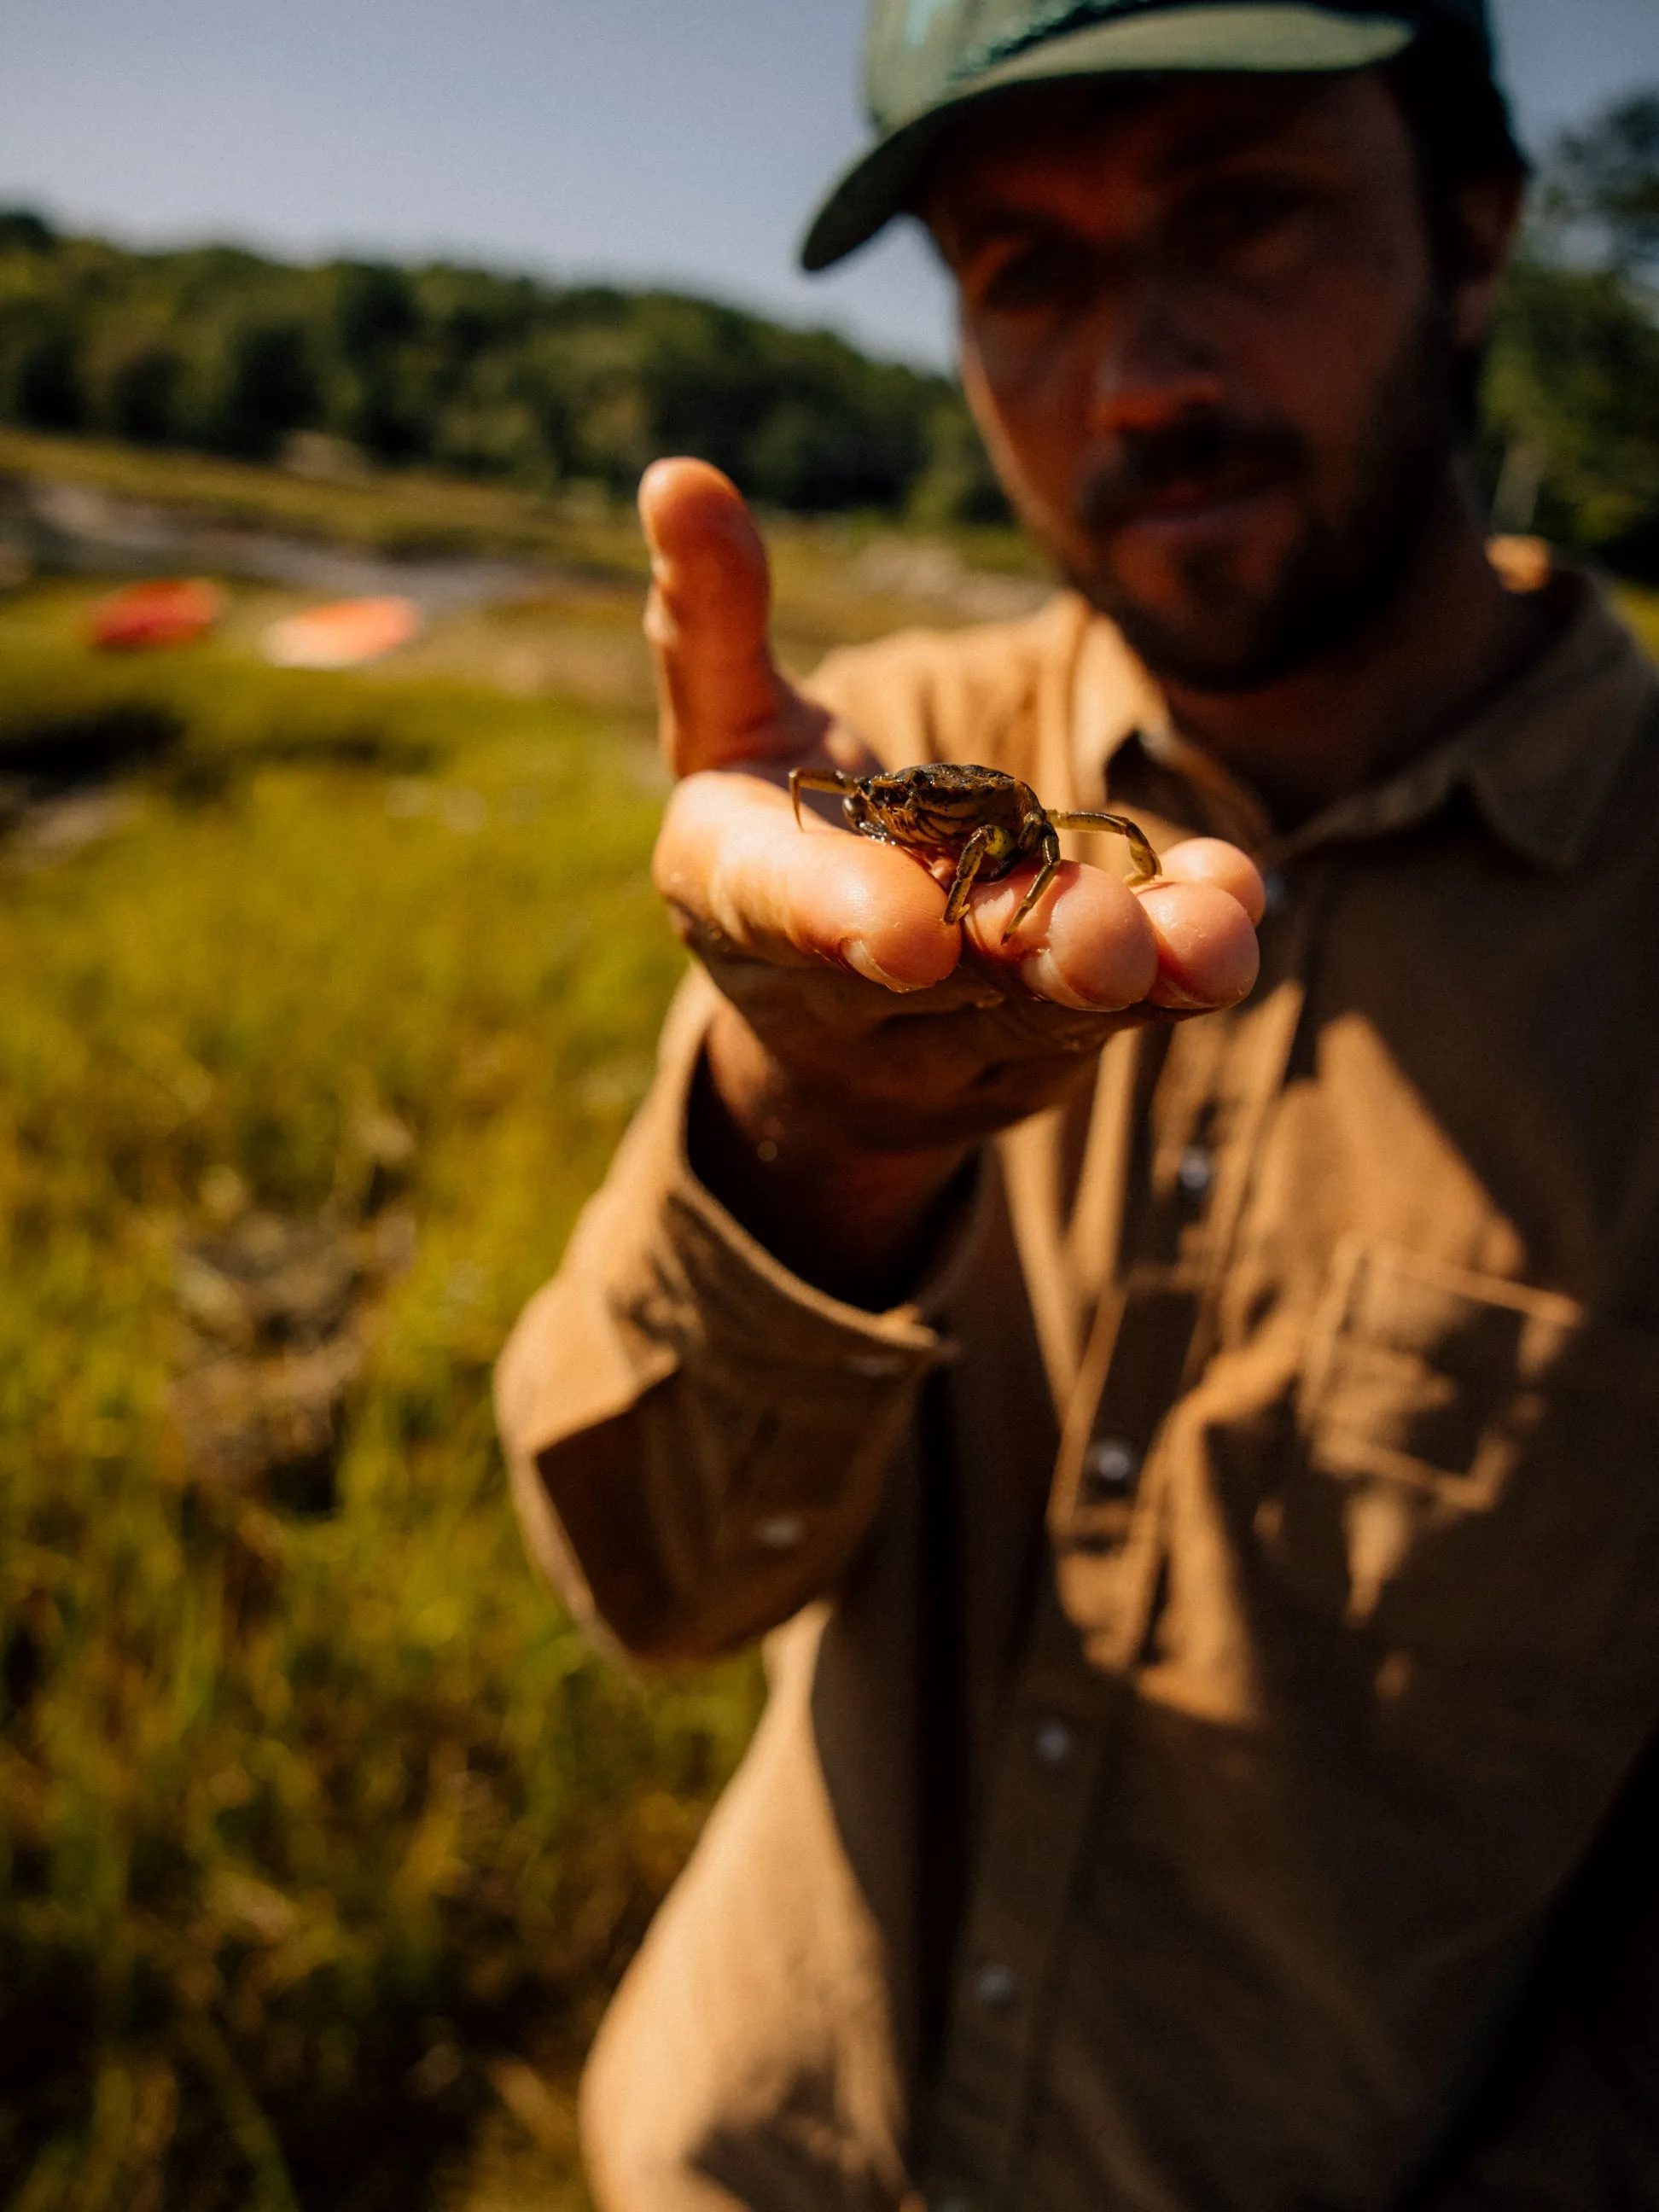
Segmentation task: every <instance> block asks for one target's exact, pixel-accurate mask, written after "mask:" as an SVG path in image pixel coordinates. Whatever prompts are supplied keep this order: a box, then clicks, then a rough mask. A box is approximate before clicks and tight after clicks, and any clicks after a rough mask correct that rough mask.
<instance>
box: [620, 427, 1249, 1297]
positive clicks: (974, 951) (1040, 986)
mask: <svg viewBox="0 0 1659 2212" xmlns="http://www.w3.org/2000/svg"><path fill="white" fill-rule="evenodd" d="M640 511H641V519H642V520H643V523H644V526H645V532H646V536H647V539H648V541H649V543H650V546H651V552H652V573H653V584H652V591H651V598H650V603H649V606H648V609H647V616H646V629H647V635H648V637H649V639H650V641H651V645H652V648H653V653H654V655H655V659H656V664H657V671H658V685H659V696H660V701H661V709H662V741H663V747H664V750H665V755H666V757H667V760H668V763H669V766H670V768H671V769H672V771H673V773H674V775H675V776H676V778H677V780H678V781H677V785H676V789H675V792H674V794H673V797H672V799H671V801H670V803H669V806H668V811H667V814H666V817H665V821H664V823H663V829H662V834H661V836H660V838H659V842H658V846H657V854H656V863H655V870H656V878H657V883H658V885H659V889H660V890H661V891H662V894H663V896H664V897H665V899H666V901H667V902H668V904H669V907H670V909H671V912H672V914H673V915H674V917H675V921H676V924H677V927H678V928H679V930H680V932H681V933H682V935H683V936H684V939H685V940H686V942H687V943H688V944H690V945H691V946H692V947H693V948H694V949H695V950H696V951H697V952H698V953H699V955H700V956H701V957H702V959H703V960H704V961H705V963H707V964H708V968H709V970H710V972H711V974H712V975H713V976H714V981H715V982H716V984H717V985H718V986H719V987H720V990H721V991H722V992H723V993H724V994H725V996H726V1000H727V1002H728V1005H727V1008H726V1012H725V1013H724V1014H723V1015H722V1017H721V1018H720V1020H718V1021H717V1023H716V1024H715V1027H714V1032H713V1033H712V1035H711V1038H710V1042H709V1051H708V1081H707V1083H706V1085H705V1097H704V1101H703V1107H702V1116H701V1123H702V1135H701V1139H700V1141H697V1150H698V1152H699V1153H700V1155H701V1156H700V1157H699V1158H698V1162H697V1164H698V1165H699V1168H700V1169H701V1170H702V1171H703V1172H704V1173H705V1174H706V1175H707V1176H708V1177H709V1179H710V1180H711V1181H712V1182H714V1185H715V1187H716V1188H717V1189H718V1190H719V1193H720V1195H721V1196H722V1197H723V1198H725V1199H726V1200H727V1202H728V1203H730V1204H732V1205H733V1206H735V1207H736V1209H737V1210H738V1212H739V1214H740V1216H741V1217H742V1218H744V1219H745V1220H746V1221H747V1223H748V1225H750V1227H751V1228H753V1229H754V1230H755V1231H756V1232H757V1234H758V1235H760V1236H762V1237H763V1241H766V1242H768V1243H769V1244H771V1246H772V1248H773V1249H775V1250H776V1251H778V1252H779V1254H780V1256H781V1257H784V1258H785V1259H787V1260H788V1261H790V1262H791V1263H792V1264H793V1265H795V1266H797V1267H802V1268H804V1270H805V1272H807V1273H813V1274H815V1276H816V1278H817V1279H819V1280H821V1281H824V1282H826V1283H827V1284H828V1285H829V1286H830V1287H840V1288H847V1289H849V1290H851V1289H853V1288H854V1287H855V1286H856V1285H858V1284H860V1283H865V1284H867V1282H868V1280H869V1279H871V1278H872V1273H880V1272H882V1271H883V1268H884V1267H891V1266H896V1265H897V1264H898V1262H899V1257H900V1255H901V1254H902V1249H903V1248H904V1246H905V1245H906V1243H907V1242H910V1241H913V1240H914V1238H915V1235H916V1234H918V1233H919V1230H920V1227H921V1223H922V1221H923V1219H924V1218H925V1216H926V1214H927V1211H928V1208H929V1206H930V1205H931V1202H932V1200H933V1197H935V1196H937V1194H938V1192H939V1189H941V1188H943V1186H944V1184H945V1182H948V1181H949V1179H950V1177H951V1174H952V1173H953V1172H954V1170H955V1167H956V1165H957V1164H958V1163H959V1161H960V1160H961V1158H962V1157H963V1152H964V1151H965V1150H966V1148H967V1147H969V1146H971V1145H972V1144H973V1143H975V1141H977V1140H978V1139H981V1138H982V1137H983V1136H984V1135H986V1134H987V1133H990V1132H992V1131H994V1130H995V1129H997V1128H1000V1127H1006V1126H1007V1125H1008V1124H1009V1123H1011V1122H1012V1121H1016V1120H1018V1119H1021V1118H1023V1117H1024V1115H1027V1114H1030V1113H1032V1112H1034V1111H1036V1110H1037V1109H1040V1108H1041V1107H1042V1106H1044V1105H1047V1104H1048V1103H1052V1101H1053V1100H1054V1098H1056V1097H1059V1096H1060V1095H1061V1093H1062V1092H1063V1091H1065V1089H1066V1087H1067V1086H1068V1085H1070V1083H1071V1082H1073V1080H1075V1079H1076V1077H1077V1075H1078V1073H1079V1068H1080V1067H1082V1066H1086V1065H1087V1064H1088V1063H1089V1062H1090V1061H1091V1060H1092V1057H1093V1055H1094V1054H1095V1053H1096V1052H1097V1050H1098V1049H1099V1048H1100V1046H1101V1044H1102V1043H1103V1042H1104V1041H1105V1039H1106V1038H1107V1037H1108V1036H1109V1035H1110V1034H1111V1033H1112V1032H1113V1031H1114V1030H1117V1029H1121V1028H1122V1027H1124V1026H1126V1024H1130V1023H1133V1022H1136V1021H1146V1020H1148V1019H1157V1018H1169V1015H1170V1012H1198V1011H1203V1010H1206V1009H1210V1008H1213V1007H1218V1006H1230V1005H1232V1004H1233V1003H1235V1002H1236V1001H1237V1000H1239V999H1241V998H1242V997H1243V995H1244V994H1245V993H1246V992H1248V991H1249V988H1250V986H1251V984H1252V983H1253V982H1254V981H1255V969H1256V952H1255V933H1254V930H1253V927H1252V925H1253V923H1254V922H1255V921H1256V920H1257V919H1258V918H1259V916H1260V914H1261V880H1260V878H1259V877H1258V876H1257V874H1256V872H1255V868H1254V867H1253V866H1252V865H1251V864H1250V862H1249V860H1247V859H1246V858H1245V856H1244V855H1243V854H1242V853H1239V852H1237V850H1235V848H1232V847H1231V846H1227V845H1223V844H1220V843H1218V842H1216V841H1214V840H1212V839H1194V840H1190V841H1188V842H1186V843H1184V844H1182V845H1177V846H1176V847H1175V848H1172V849H1171V850H1170V852H1168V853H1166V854H1164V855H1163V866H1164V874H1163V876H1162V877H1161V878H1159V879H1158V881H1157V882H1156V883H1153V884H1148V885H1146V887H1145V888H1143V889H1141V890H1138V891H1132V890H1129V889H1127V887H1126V885H1125V884H1123V883H1121V881H1120V880H1119V879H1118V878H1116V877H1115V876H1112V875H1109V874H1107V873H1104V872H1102V871H1101V870H1099V869H1096V868H1091V867H1086V866H1079V865H1078V864H1076V863H1074V862H1066V863H1064V864H1062V866H1061V867H1060V871H1059V872H1058V873H1057V875H1056V877H1055V878H1054V882H1053V884H1051V885H1050V887H1049V888H1048V890H1047V891H1046V892H1045V893H1044V895H1043V896H1042V899H1041V900H1040V901H1039V902H1037V904H1036V907H1035V908H1033V910H1032V912H1031V913H1030V915H1028V916H1027V917H1026V919H1025V920H1024V921H1023V922H1022V923H1021V925H1020V927H1019V928H1018V931H1017V932H1016V933H1014V934H1013V935H1012V938H1011V939H1009V940H1008V941H1007V942H1006V943H1005V942H1004V936H1003V933H1004V931H1005V929H1006V927H1007V925H1008V922H1009V921H1010V920H1011V918H1012V915H1013V914H1014V913H1015V911H1016V910H1017V908H1018V905H1019V902H1020V901H1021V899H1022V898H1023V897H1024V894H1025V892H1026V891H1027V890H1028V889H1029V888H1030V883H1031V880H1032V878H1033V874H1034V872H1035V864H1033V866H1031V867H1026V868H1021V869H1018V870H1016V871H1015V872H1013V873H1012V874H1011V875H1009V876H1006V877H1005V878H1003V879H1002V880H1001V881H1000V882H997V883H993V884H979V885H975V888H974V890H973V891H972V892H971V894H970V895H969V900H968V902H967V906H966V908H965V909H964V911H963V917H962V920H961V921H960V923H957V924H951V925H947V924H946V923H945V919H944V916H945V887H944V885H943V884H941V883H939V881H937V880H936V879H935V878H934V876H933V874H931V873H930V872H928V871H927V869H926V868H924V867H922V866H918V864H917V862H916V860H915V859H914V858H913V857H912V856H911V855H909V854H906V853H904V852H902V851H900V850H898V849H897V848H895V847H892V846H889V845H884V844H881V843H879V842H875V841H872V840H870V839H866V838H860V837H854V836H849V835H848V834H847V833H846V832H845V831H844V830H842V829H838V828H835V827H832V826H831V825H830V824H829V823H826V822H823V821H822V820H820V819H818V818H817V817H808V819H807V821H806V825H805V829H804V830H803V829H799V828H798V827H797V826H796V823H795V822H794V819H793V815H792V812H791V809H790V805H789V801H788V798H787V790H786V787H787V780H788V776H789V773H790V770H791V769H797V768H808V769H812V768H837V769H842V770H844V771H846V772H847V773H848V774H850V775H867V774H868V773H869V772H870V771H871V770H872V769H874V768H875V767H876V766H877V765H878V763H877V761H876V758H875V757H874V755H873V754H872V752H871V751H870V750H869V748H868V747H867V745H866V744H865V743H864V741H863V739H862V738H860V736H859V735H858V733H857V732H854V731H852V730H849V729H848V728H847V727H846V726H844V725H842V724H841V723H839V722H837V721H836V720H834V719H833V718H832V717H831V716H830V715H829V714H828V713H827V712H826V711H825V710H824V709H823V708H821V707H819V706H817V705H816V704H815V703H814V702H811V701H809V700H807V699H805V697H803V696H802V695H801V694H800V693H799V692H798V691H797V690H795V689H794V687H793V685H792V684H790V683H789V682H788V681H787V678H785V677H784V676H783V675H782V674H781V672H780V671H779V670H778V668H777V666H776V665H775V662H774V660H773V659H772V655H771V652H770V648H769V643H768V638H767V621H768V614H769V599H770V590H769V577H768V570H767V562H766V555H765V550H764V548H763V545H762V543H761V539H760V536H759V533H758V532H757V529H756V527H755V524H754V521H753V520H752V518H751V517H750V513H749V511H748V509H747V508H746V507H745V506H744V503H743V501H742V500H741V498H740V497H739V496H738V493H737V491H736V490H735V489H734V488H733V487H732V485H731V484H730V483H728V482H727V480H726V478H725V477H723V476H721V475H720V473H719V471H716V470H714V469H712V468H710V467H708V465H705V464H704V463H702V462H698V461H690V460H674V461H660V462H659V463H657V464H656V465H655V466H654V467H653V468H652V469H651V470H650V471H648V472H647V475H646V477H645V480H644V482H643V483H642V484H641V491H640ZM711 1086H712V1087H711ZM694 1140H696V1132H695V1131H694ZM831 1183H833V1185H834V1188H833V1191H832V1190H831V1189H830V1188H829V1186H830V1184H831ZM837 1248H840V1249H837Z"/></svg>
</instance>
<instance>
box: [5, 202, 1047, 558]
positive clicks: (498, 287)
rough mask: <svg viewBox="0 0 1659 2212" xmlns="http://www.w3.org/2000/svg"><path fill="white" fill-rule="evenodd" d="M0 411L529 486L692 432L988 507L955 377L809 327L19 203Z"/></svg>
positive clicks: (841, 489)
mask: <svg viewBox="0 0 1659 2212" xmlns="http://www.w3.org/2000/svg"><path fill="white" fill-rule="evenodd" d="M0 421H8V422H15V423H20V424H24V425H27V426H30V427H33V428H40V429H43V430H56V431H70V432H77V431H78V432H85V433H88V434H94V435H100V436H106V437H112V438H119V439H125V440H130V441H134V442H136V443H139V444H143V445H152V446H184V447H192V448H195V449H197V450H199V451H204V452H210V453H227V454H233V455H237V456H240V457H242V458H244V459H251V460H270V459H277V458H278V457H280V456H281V454H282V453H283V450H284V448H285V447H287V446H288V445H289V441H291V440H292V439H293V438H294V435H295V433H296V432H307V431H308V432H321V433H323V434H325V435H329V436H331V437H333V438H337V439H339V440H343V441H347V442H348V443H349V445H350V446H351V447H355V448H356V449H357V450H358V451H359V452H361V453H362V454H363V455H364V456H365V457H366V458H367V459H369V460H371V461H373V462H374V463H376V464H378V465H383V466H392V467H396V466H407V465H419V466H422V467H426V468H436V469H440V470H445V471H453V472H455V473H458V474H461V475H465V476H468V477H483V478H489V479H495V480H496V481H498V482H505V483H514V484H520V485H523V486H526V487H527V488H531V489H553V488H555V487H557V486H560V485H568V484H570V483H598V484H601V485H603V486H605V488H606V489H610V490H611V491H614V492H618V493H623V492H626V491H628V490H629V489H631V487H632V486H633V484H634V483H635V482H636V481H637V479H638V477H639V475H640V472H641V470H642V469H643V468H644V467H645V466H646V465H647V463H649V462H650V461H652V460H653V459H656V458H657V457H658V456H659V454H662V453H671V452H691V453H701V454H703V455H704V456H705V457H706V458H707V459H709V460H711V461H714V462H715V463H716V464H717V465H719V466H720V467H722V468H724V469H726V471H729V473H730V474H731V475H732V477H735V478H736V480H737V481H738V483H740V484H741V485H742V486H743V488H744V490H745V491H746V492H748V493H750V495H752V496H754V497H755V498H757V499H758V500H760V501H764V502H767V503H769V504H771V505H774V506H777V507H786V508H791V509H793V510H796V511H798V512H803V513H824V512H832V511H835V510H838V509H841V510H845V509H850V508H872V509H877V510H881V511H884V512H888V513H896V512H902V511H912V512H919V513H922V514H924V515H926V516H927V517H929V518H931V519H934V520H939V521H941V522H946V521H952V520H963V521H971V520H988V519H991V518H993V517H994V516H997V515H1000V513H1002V512H1003V509H1002V507H1001V501H1000V493H999V492H998V491H997V489H996V487H995V484H994V479H993V477H992V476H991V473H990V471H989V468H988V466H987V464H986V462H985V459H984V458H983V455H982V453H981V450H980V447H979V443H978V440H977V437H976V436H975V432H974V430H973V428H972V425H971V423H970V422H969V418H968V415H967V410H966V409H965V407H964V406H963V401H962V398H961V396H960V394H959V393H958V392H957V388H956V386H955V385H954V384H953V382H952V381H951V380H950V379H948V378H946V377H943V376H939V375H930V374H926V373H924V372H922V371H920V370H917V369H915V368H906V367H903V366H902V365H898V364H896V363H891V362H875V361H872V360H870V359H868V358H866V356H864V355H863V354H861V353H860V352H859V351H858V350H857V349H855V348H854V347H853V346H851V345H848V344H847V343H845V342H844V341H843V340H842V339H840V338H837V337H833V336H832V335H830V334H829V332H827V331H799V330H793V329H788V328H785V327H783V326H781V325H778V324H776V323H773V322H769V321H768V320H766V319H764V318H763V317H761V316H758V315H753V314H748V313H743V312H742V311H740V310H738V309H737V308H734V307H724V306H720V305H716V304H715V303H714V302H711V301H706V300H699V299H694V298H689V297H685V296H683V295H676V294H672V293H668V292H660V291H648V292H629V291H623V290H620V289H616V288H613V287H611V286H605V285H582V286H577V287H559V286H556V285H552V284H550V283H543V282H538V281H537V280H535V279H533V278H532V277H528V276H507V275H501V274H496V273H492V272H490V271H489V270H480V269H467V268H459V267H455V266H453V265H450V264H443V263H435V264H429V265H428V266H425V267H422V268H412V269H411V268H403V267H398V266H396V265H394V264H390V263H385V262H368V261H351V260H342V261H334V262H331V263H329V264H326V265H324V266H321V267H312V268H298V267H294V266H291V265H289V264H284V263H282V262H278V261H273V260H270V259H268V258H264V257H263V256H261V255H259V254H256V253H252V252H246V251H243V250H241V249H240V248H236V247H232V246H203V247H198V248H195V249H192V250H189V251H185V252H159V253H138V252H127V251H124V250H123V249H122V248H120V247H118V246H112V245H111V244H109V243H107V242H106V241H105V240H100V239H96V238H78V237H67V236H64V235H62V234H59V233H58V231H56V230H55V229H54V228H52V226H51V225H50V224H49V223H48V222H46V220H45V219H44V218H43V217H41V216H39V215H36V214H33V213H32V212H29V211H27V210H13V211H11V212H10V213H0Z"/></svg>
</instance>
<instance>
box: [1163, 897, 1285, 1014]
mask: <svg viewBox="0 0 1659 2212" xmlns="http://www.w3.org/2000/svg"><path fill="white" fill-rule="evenodd" d="M1132 896H1134V897H1135V898H1137V899H1138V900H1139V903H1140V906H1141V908H1142V911H1143V912H1144V913H1145V914H1146V918H1147V920H1148V921H1150V922H1151V924H1152V932H1153V934H1154V936H1155V937H1156V938H1157V939H1158V981H1157V982H1156V983H1155V984H1154V985H1153V986H1152V989H1151V990H1150V991H1149V992H1148V993H1147V994H1146V996H1147V999H1148V1000H1149V1001H1150V1003H1151V1004H1152V1005H1153V1006H1179V1007H1182V1008H1187V1009H1192V1010H1196V1011H1201V1012H1209V1011H1212V1010H1213V1009H1215V1008H1216V1007H1218V1006H1237V1003H1238V1001H1239V1000H1241V999H1243V998H1247V997H1248V996H1249V993H1250V991H1251V989H1252V988H1253V987H1254V986H1255V979H1256V975H1257V972H1258V970H1259V969H1260V966H1261V955H1260V953H1259V951H1258V950H1257V947H1256V941H1255V930H1254V928H1253V927H1251V924H1250V917H1249V914H1248V913H1247V912H1246V911H1245V909H1244V908H1243V906H1242V905H1241V904H1240V902H1239V901H1238V900H1237V899H1236V898H1235V897H1234V896H1233V895H1232V893H1231V891H1226V890H1222V889H1221V887H1220V885H1219V884H1216V883H1212V882H1202V881H1200V882H1193V883H1182V882H1180V881H1177V880H1170V879H1168V878H1160V879H1159V880H1158V882H1157V883H1153V884H1147V885H1146V888H1145V889H1144V890H1139V891H1137V892H1134V893H1133V894H1132Z"/></svg>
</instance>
